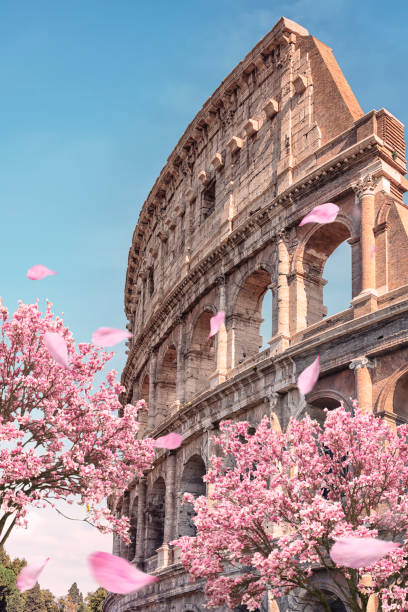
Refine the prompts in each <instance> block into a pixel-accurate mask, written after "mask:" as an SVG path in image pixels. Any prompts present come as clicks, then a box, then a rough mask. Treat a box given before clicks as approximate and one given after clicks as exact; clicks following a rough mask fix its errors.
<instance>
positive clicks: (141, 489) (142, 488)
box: [133, 480, 147, 568]
mask: <svg viewBox="0 0 408 612" xmlns="http://www.w3.org/2000/svg"><path fill="white" fill-rule="evenodd" d="M146 488H147V485H146V481H145V480H140V481H139V484H138V505H137V529H136V552H135V558H134V559H133V563H135V564H136V565H137V566H138V567H139V568H141V567H142V565H143V561H144V535H145V512H146Z"/></svg>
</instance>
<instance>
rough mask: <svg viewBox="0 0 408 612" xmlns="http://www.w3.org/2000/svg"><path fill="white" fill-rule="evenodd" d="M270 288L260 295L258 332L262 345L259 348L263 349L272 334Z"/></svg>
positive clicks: (266, 346)
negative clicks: (260, 319)
mask: <svg viewBox="0 0 408 612" xmlns="http://www.w3.org/2000/svg"><path fill="white" fill-rule="evenodd" d="M272 316H273V313H272V290H271V289H268V290H267V291H266V292H265V293H264V295H263V297H262V307H261V317H262V323H261V326H260V330H259V334H260V336H261V338H262V346H260V348H259V350H260V351H264V350H265V349H267V348H269V340H270V339H271V338H272V335H273V332H272V330H273V328H274V326H273V323H272Z"/></svg>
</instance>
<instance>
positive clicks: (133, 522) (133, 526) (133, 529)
mask: <svg viewBox="0 0 408 612" xmlns="http://www.w3.org/2000/svg"><path fill="white" fill-rule="evenodd" d="M137 506H138V498H137V497H136V498H135V499H134V501H133V504H132V510H131V512H130V528H129V536H130V544H129V552H128V561H132V560H133V559H134V558H135V554H136V533H137Z"/></svg>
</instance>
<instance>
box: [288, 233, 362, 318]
mask: <svg viewBox="0 0 408 612" xmlns="http://www.w3.org/2000/svg"><path fill="white" fill-rule="evenodd" d="M349 237H350V233H349V231H348V229H347V227H346V226H345V225H343V224H342V223H337V222H335V223H330V224H327V225H322V226H320V227H319V228H318V229H317V230H316V231H315V232H314V233H313V234H312V235H311V237H310V238H309V240H308V241H307V243H306V245H305V247H304V252H303V260H302V265H301V274H300V275H298V278H297V283H298V288H297V290H298V294H297V298H296V299H297V300H298V302H299V303H298V307H297V308H298V313H297V316H298V318H299V320H301V321H303V324H304V326H306V327H307V326H309V325H313V324H314V323H317V322H319V321H321V319H322V318H323V317H324V316H326V313H327V311H328V309H327V308H326V306H325V305H324V303H323V287H324V286H325V285H326V282H327V281H326V280H325V279H324V278H323V270H324V271H325V272H326V268H325V266H326V262H327V260H328V258H329V257H330V256H331V255H332V253H334V251H336V249H337V247H339V246H340V245H341V244H342V243H344V241H345V240H346V239H347V238H349ZM346 249H350V246H349V245H348V244H347V243H346V245H345V246H342V247H341V249H339V252H338V253H336V254H334V255H333V265H332V263H331V262H330V265H329V267H328V268H327V271H329V272H330V275H331V276H332V275H333V279H331V278H330V288H329V287H327V289H326V290H325V296H326V295H329V294H328V292H329V290H330V295H331V297H330V310H331V311H332V309H333V310H334V311H335V312H340V311H341V310H342V307H343V306H344V300H345V299H348V297H349V296H350V297H351V294H352V291H351V288H352V278H351V265H350V264H349V263H347V262H348V261H349V259H350V257H349V255H348V254H347V250H346ZM333 267H334V271H333ZM347 273H348V274H349V279H348V282H349V284H348V290H347V291H346V292H345V289H344V286H343V285H344V282H345V280H344V275H345V274H347ZM340 278H341V279H342V283H341V288H339V289H338V290H337V283H338V280H339V279H340ZM343 281H344V282H343ZM336 300H337V301H336ZM302 304H305V306H302ZM339 304H341V306H340V307H339ZM348 306H349V304H347V307H348Z"/></svg>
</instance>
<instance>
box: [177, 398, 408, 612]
mask: <svg viewBox="0 0 408 612" xmlns="http://www.w3.org/2000/svg"><path fill="white" fill-rule="evenodd" d="M248 427H249V424H248V423H245V422H241V423H232V422H224V423H222V424H221V426H220V429H221V432H222V434H221V436H220V437H219V438H215V437H214V438H213V439H214V442H215V443H216V444H218V445H219V447H220V449H221V451H222V455H223V457H222V458H221V457H212V466H211V469H210V471H209V472H208V474H207V476H206V477H205V480H206V481H207V483H208V488H209V496H208V498H207V497H199V498H198V499H197V500H195V503H194V508H195V511H196V516H195V517H194V519H193V520H194V522H195V525H196V527H197V535H196V537H182V538H179V539H178V540H176V541H174V542H173V544H175V545H176V546H178V547H180V549H181V558H182V562H183V564H184V566H185V568H186V570H187V571H189V572H190V574H191V575H192V576H193V577H194V578H204V579H206V594H207V596H208V598H209V605H210V606H211V607H216V606H220V605H228V606H229V607H231V608H232V607H234V606H237V605H240V604H246V605H247V606H248V609H249V610H254V609H256V608H257V607H258V606H259V605H260V602H261V599H262V597H263V595H264V594H265V591H266V588H269V590H270V592H271V594H272V596H273V597H274V598H276V599H277V598H279V597H281V596H282V595H283V594H286V593H288V592H289V591H292V590H293V589H295V588H297V587H301V588H304V589H306V590H307V591H308V592H309V593H311V594H313V593H315V594H316V588H317V587H316V583H315V582H314V578H313V571H314V569H316V568H323V569H325V571H327V572H329V573H331V574H332V576H333V577H334V579H335V577H336V576H337V577H339V576H340V575H342V580H340V581H339V585H340V587H339V588H341V589H342V590H343V597H344V599H345V600H346V601H348V603H349V605H350V609H353V610H365V609H366V605H367V602H368V598H369V596H370V595H371V594H373V593H376V594H379V596H380V599H381V605H382V610H384V611H385V612H387V611H391V610H406V609H408V585H407V581H408V565H407V560H408V541H407V540H406V535H405V534H406V529H407V526H408V441H407V440H408V435H407V434H408V428H407V426H406V425H402V426H400V427H398V428H397V429H396V430H393V429H392V428H390V427H389V426H388V425H387V424H386V423H385V422H384V421H383V420H382V419H380V418H376V417H375V416H374V415H372V414H368V413H366V412H362V411H360V410H358V409H355V414H354V415H352V414H350V412H347V411H346V410H345V409H344V408H338V409H336V410H333V411H331V412H328V413H327V418H326V422H325V426H324V429H321V428H320V426H319V425H318V424H317V423H316V422H314V421H311V420H310V419H309V418H308V417H307V418H305V419H304V420H302V421H300V422H298V421H296V420H292V421H291V422H290V424H289V427H288V429H287V432H286V433H281V432H277V431H274V429H273V428H272V426H271V421H270V420H269V419H268V418H267V417H265V418H264V419H263V420H262V422H261V424H260V425H259V427H258V429H257V431H256V432H255V433H254V434H253V435H250V434H249V433H248ZM187 501H190V502H191V501H192V500H191V499H190V500H187ZM347 536H353V537H355V538H370V543H371V546H372V547H373V548H375V547H376V546H377V548H378V544H377V545H376V543H375V542H373V540H371V538H373V537H375V538H381V539H382V540H390V541H400V542H401V543H402V546H401V547H400V548H396V547H392V546H389V547H388V546H383V549H384V550H383V552H382V553H381V555H383V556H382V557H381V558H379V557H380V555H377V557H375V558H377V559H379V560H377V561H376V562H374V563H373V564H372V565H371V566H368V567H364V568H363V567H358V568H356V569H353V564H352V562H351V561H350V562H349V567H345V566H344V565H342V564H341V563H339V564H338V565H337V564H336V563H335V562H334V561H333V559H332V558H331V556H330V552H331V549H332V547H333V545H334V544H335V542H336V540H338V539H341V538H343V539H345V540H343V541H346V542H347ZM367 544H368V541H367ZM367 548H369V547H367ZM392 548H394V550H392ZM384 555H385V556H384ZM237 570H239V572H240V573H239V574H237ZM334 570H335V572H334ZM367 573H369V574H370V575H371V578H372V580H371V582H370V583H369V584H370V586H367V581H364V580H363V576H364V574H367ZM344 585H346V587H345V586H344ZM317 590H318V591H319V589H317ZM319 594H320V595H321V596H322V597H323V598H324V597H325V594H324V591H319Z"/></svg>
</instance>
